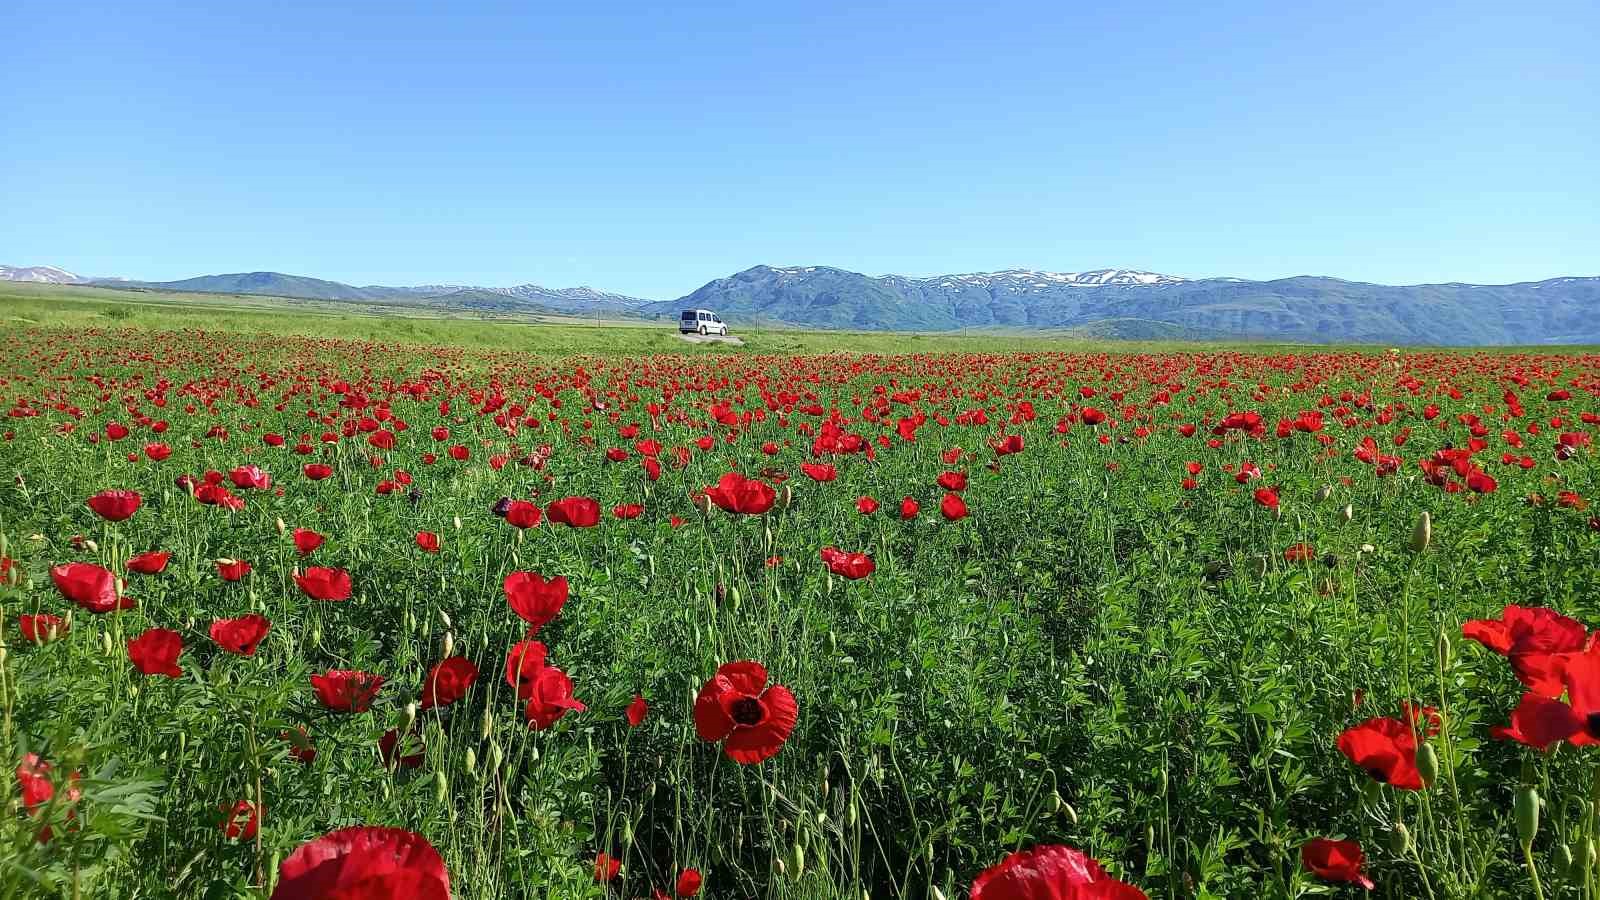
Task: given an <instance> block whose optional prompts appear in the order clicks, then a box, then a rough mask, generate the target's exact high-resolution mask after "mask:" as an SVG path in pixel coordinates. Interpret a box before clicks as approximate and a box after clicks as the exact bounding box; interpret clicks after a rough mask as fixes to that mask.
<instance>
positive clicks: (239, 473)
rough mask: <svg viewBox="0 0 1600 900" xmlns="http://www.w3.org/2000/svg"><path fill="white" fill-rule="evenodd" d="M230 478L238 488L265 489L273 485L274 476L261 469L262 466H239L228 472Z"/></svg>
mask: <svg viewBox="0 0 1600 900" xmlns="http://www.w3.org/2000/svg"><path fill="white" fill-rule="evenodd" d="M228 480H229V481H232V482H233V486H234V487H236V488H254V489H256V490H258V491H264V490H266V489H267V488H269V487H272V476H271V475H268V474H267V473H265V472H263V471H261V467H260V466H239V467H238V468H236V469H234V470H233V471H231V472H229V473H228Z"/></svg>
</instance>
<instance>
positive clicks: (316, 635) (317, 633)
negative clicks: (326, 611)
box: [311, 622, 322, 647]
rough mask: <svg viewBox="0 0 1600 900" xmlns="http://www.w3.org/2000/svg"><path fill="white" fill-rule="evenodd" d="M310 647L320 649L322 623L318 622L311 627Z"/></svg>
mask: <svg viewBox="0 0 1600 900" xmlns="http://www.w3.org/2000/svg"><path fill="white" fill-rule="evenodd" d="M311 646H313V647H321V646H322V623H321V622H318V623H316V624H315V625H312V626H311Z"/></svg>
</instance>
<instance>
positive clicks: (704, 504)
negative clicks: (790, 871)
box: [694, 491, 781, 862]
mask: <svg viewBox="0 0 1600 900" xmlns="http://www.w3.org/2000/svg"><path fill="white" fill-rule="evenodd" d="M694 508H695V509H698V510H699V511H700V515H702V516H709V515H711V495H709V494H707V493H706V492H704V491H701V492H700V493H698V494H695V495H694ZM780 862H781V860H780Z"/></svg>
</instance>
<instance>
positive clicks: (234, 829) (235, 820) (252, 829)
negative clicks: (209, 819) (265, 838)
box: [222, 800, 261, 841]
mask: <svg viewBox="0 0 1600 900" xmlns="http://www.w3.org/2000/svg"><path fill="white" fill-rule="evenodd" d="M222 814H223V820H222V836H223V837H226V838H227V839H228V840H230V841H253V840H255V839H256V831H257V830H258V829H259V828H260V827H261V816H260V814H259V813H258V812H257V811H256V807H255V804H253V803H251V802H250V801H249V800H240V801H238V802H237V803H235V804H233V808H232V809H229V808H228V807H227V805H226V804H224V805H223V807H222Z"/></svg>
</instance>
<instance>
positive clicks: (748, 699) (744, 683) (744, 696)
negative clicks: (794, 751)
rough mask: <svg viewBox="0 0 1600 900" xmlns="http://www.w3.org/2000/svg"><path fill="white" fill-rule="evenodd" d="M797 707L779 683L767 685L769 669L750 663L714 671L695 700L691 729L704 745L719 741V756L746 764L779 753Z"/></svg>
mask: <svg viewBox="0 0 1600 900" xmlns="http://www.w3.org/2000/svg"><path fill="white" fill-rule="evenodd" d="M799 714H800V707H799V705H798V704H796V703H795V700H794V694H792V693H790V692H789V689H788V688H786V687H784V686H783V685H781V684H774V685H771V686H770V687H769V686H768V685H767V670H766V669H765V668H763V667H762V665H761V664H760V663H758V662H756V661H754V660H743V661H740V662H731V663H726V664H724V665H723V666H721V667H720V668H718V669H717V674H716V675H713V676H712V677H711V680H710V681H707V682H706V683H705V686H704V687H702V688H700V695H699V696H698V697H696V698H695V701H694V727H695V731H696V732H698V733H699V735H700V739H701V740H703V741H721V742H722V752H723V753H725V754H727V756H728V758H729V759H731V760H733V761H734V762H736V763H742V764H745V765H750V764H753V763H758V762H761V761H762V760H764V759H767V758H769V757H771V756H773V755H774V754H776V753H777V752H778V751H779V750H781V749H783V745H784V742H785V741H787V740H789V735H790V733H791V732H793V731H794V725H795V721H796V720H797V719H798V717H799Z"/></svg>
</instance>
